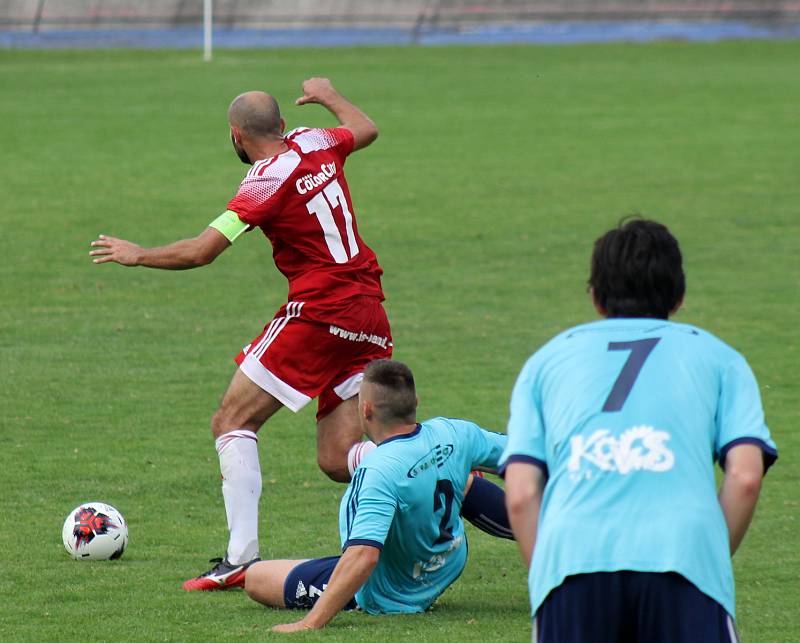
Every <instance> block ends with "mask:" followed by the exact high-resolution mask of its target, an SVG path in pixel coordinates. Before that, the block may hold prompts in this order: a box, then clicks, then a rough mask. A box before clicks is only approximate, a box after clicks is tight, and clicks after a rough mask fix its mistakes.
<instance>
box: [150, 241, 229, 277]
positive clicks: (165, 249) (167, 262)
mask: <svg viewBox="0 0 800 643" xmlns="http://www.w3.org/2000/svg"><path fill="white" fill-rule="evenodd" d="M213 260H214V256H211V255H210V254H208V253H204V252H203V251H202V249H201V248H200V247H199V245H198V243H197V240H196V239H183V240H181V241H176V242H175V243H171V244H169V245H167V246H160V247H157V248H141V249H140V250H139V253H138V257H137V259H136V265H137V266H144V267H146V268H161V269H163V270H187V269H189V268H197V267H199V266H204V265H206V264H208V263H211V261H213Z"/></svg>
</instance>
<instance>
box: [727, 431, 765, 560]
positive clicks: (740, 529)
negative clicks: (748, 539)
mask: <svg viewBox="0 0 800 643" xmlns="http://www.w3.org/2000/svg"><path fill="white" fill-rule="evenodd" d="M763 477H764V454H763V452H762V451H761V448H760V447H758V446H756V445H754V444H740V445H737V446H735V447H733V448H732V449H731V450H730V451H729V452H728V455H727V456H726V457H725V478H724V479H723V480H722V485H721V486H720V489H719V504H720V505H721V506H722V513H723V514H724V515H725V522H726V523H727V525H728V537H729V539H730V546H731V556H733V554H734V553H736V550H737V549H738V548H739V545H740V544H741V543H742V540H744V535H745V533H746V532H747V528H748V527H749V526H750V521H751V520H752V519H753V514H754V513H755V510H756V503H757V502H758V495H759V493H760V492H761V479H762V478H763Z"/></svg>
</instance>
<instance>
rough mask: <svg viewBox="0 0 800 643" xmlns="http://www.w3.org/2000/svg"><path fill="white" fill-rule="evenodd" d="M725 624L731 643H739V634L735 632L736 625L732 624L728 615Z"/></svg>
mask: <svg viewBox="0 0 800 643" xmlns="http://www.w3.org/2000/svg"><path fill="white" fill-rule="evenodd" d="M726 622H727V624H728V636H730V637H731V643H739V633H738V632H737V631H736V624H735V623H734V622H733V619H732V618H731V615H730V614H728V618H727V621H726Z"/></svg>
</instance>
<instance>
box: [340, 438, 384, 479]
mask: <svg viewBox="0 0 800 643" xmlns="http://www.w3.org/2000/svg"><path fill="white" fill-rule="evenodd" d="M377 448H378V446H377V445H376V444H375V443H374V442H370V441H369V440H367V441H366V442H356V443H355V444H354V445H353V446H351V447H350V450H349V451H348V452H347V470H348V471H349V472H350V477H351V478H352V477H353V474H354V473H355V472H356V469H357V468H358V465H359V464H360V463H361V461H362V460H363V459H364V458H366V457H367V454H369V453H372V452H373V451H374V450H375V449H377Z"/></svg>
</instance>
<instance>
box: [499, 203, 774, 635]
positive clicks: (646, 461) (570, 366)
mask: <svg viewBox="0 0 800 643" xmlns="http://www.w3.org/2000/svg"><path fill="white" fill-rule="evenodd" d="M589 285H590V293H591V296H592V298H593V301H594V305H595V308H596V309H597V311H598V312H599V313H600V315H601V316H602V317H604V318H605V319H603V320H602V321H596V322H593V323H589V324H585V325H583V326H578V327H576V328H572V329H570V330H568V331H566V332H564V333H562V334H560V335H558V336H557V337H555V338H554V339H552V340H551V341H550V342H549V343H547V344H546V345H545V346H544V347H543V348H541V349H540V350H539V351H538V352H536V353H535V354H534V355H533V357H531V358H530V359H529V360H528V362H527V363H526V364H525V366H524V368H523V369H522V372H521V373H520V375H519V378H518V379H517V383H516V385H515V387H514V392H513V394H512V397H511V417H510V420H509V424H508V436H509V441H508V446H507V448H506V450H505V452H504V454H503V457H502V461H501V471H503V472H504V474H505V479H506V494H507V506H508V509H509V518H510V520H511V526H512V528H513V531H514V535H515V536H516V539H517V541H518V542H519V546H520V549H521V550H522V554H523V558H524V560H525V561H526V563H527V564H528V566H529V568H530V574H529V581H528V583H529V589H530V595H531V606H532V609H533V617H534V622H533V640H534V641H539V642H556V641H557V642H559V643H581V642H589V641H591V642H595V641H614V642H615V643H626V642H633V641H639V642H647V643H660V642H663V643H667V642H670V643H672V642H678V641H679V642H680V643H693V642H697V643H701V642H702V643H714V642H717V641H725V642H726V643H727V642H729V641H737V640H738V639H737V634H736V629H735V625H734V621H733V618H734V588H733V570H732V567H731V556H732V555H733V553H734V552H735V551H736V549H737V547H738V546H739V544H740V543H741V542H742V539H743V538H744V535H745V532H746V531H747V527H748V525H749V524H750V520H751V518H752V516H753V512H754V510H755V506H756V501H757V500H758V495H759V491H760V487H761V479H762V477H763V475H764V473H765V471H766V469H767V468H768V467H769V466H770V465H771V464H772V463H773V462H774V461H775V459H776V457H777V451H776V449H775V443H774V442H773V441H772V440H771V438H770V434H769V430H768V429H767V426H766V425H765V423H764V412H763V410H762V408H761V400H760V397H759V392H758V386H757V384H756V380H755V377H754V376H753V373H752V371H751V370H750V367H749V366H748V365H747V362H746V361H745V360H744V358H743V357H742V356H741V355H740V354H739V353H737V352H736V351H735V350H733V349H732V348H730V347H729V346H727V345H726V344H724V343H723V342H722V341H720V340H719V339H717V338H716V337H714V336H713V335H711V334H710V333H707V332H706V331H703V330H701V329H699V328H695V327H693V326H689V325H686V324H676V323H673V322H670V321H668V318H669V316H670V315H671V314H673V313H674V312H676V311H677V310H678V308H679V307H680V305H681V303H682V300H683V295H684V290H685V280H684V274H683V268H682V259H681V252H680V248H679V246H678V242H677V241H676V239H675V238H674V237H673V236H672V235H671V234H670V232H669V230H667V228H666V227H664V226H663V225H661V224H659V223H656V222H654V221H646V220H639V219H636V220H631V221H628V222H627V223H624V224H623V225H621V226H620V227H619V228H617V229H614V230H611V231H610V232H608V233H607V234H605V235H604V236H603V237H601V238H600V239H598V240H597V241H596V242H595V246H594V254H593V256H592V266H591V277H590V279H589ZM715 461H718V462H719V463H720V465H721V467H722V468H723V470H724V471H725V476H724V479H723V482H722V485H721V487H720V489H719V493H718V494H717V489H716V485H715V481H714V462H715Z"/></svg>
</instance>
